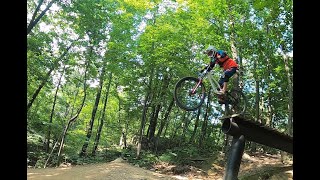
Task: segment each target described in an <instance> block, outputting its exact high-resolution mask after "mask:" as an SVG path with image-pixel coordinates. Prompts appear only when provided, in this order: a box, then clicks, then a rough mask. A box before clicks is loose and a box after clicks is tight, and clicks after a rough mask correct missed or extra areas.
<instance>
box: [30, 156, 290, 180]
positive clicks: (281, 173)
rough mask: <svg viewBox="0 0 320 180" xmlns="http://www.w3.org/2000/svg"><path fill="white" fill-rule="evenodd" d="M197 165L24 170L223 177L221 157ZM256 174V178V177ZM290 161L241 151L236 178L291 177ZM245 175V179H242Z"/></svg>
mask: <svg viewBox="0 0 320 180" xmlns="http://www.w3.org/2000/svg"><path fill="white" fill-rule="evenodd" d="M204 161H206V162H202V163H203V165H202V166H201V165H199V162H197V163H198V164H197V167H199V168H196V167H194V166H185V167H175V166H173V165H169V164H157V165H155V166H154V168H153V169H151V170H146V169H143V168H140V167H136V166H133V165H131V164H129V163H127V162H126V161H124V160H122V159H121V158H118V159H116V160H115V161H112V162H109V163H99V164H90V165H81V166H69V167H59V168H46V169H33V168H28V169H27V179H30V180H53V179H54V180H82V179H84V180H86V179H90V180H91V179H92V180H102V179H103V180H209V179H213V180H222V179H223V174H224V170H225V169H224V167H223V160H222V159H219V158H218V159H214V160H212V162H210V159H207V160H204ZM257 174H259V177H258V176H257ZM292 175H293V170H292V162H289V165H283V164H282V163H281V160H280V156H279V155H265V154H264V155H263V154H257V155H251V156H249V155H248V154H244V155H243V157H242V162H241V165H240V171H239V176H238V177H239V179H240V180H241V179H244V180H247V179H249V180H250V179H252V180H257V179H261V180H292V179H293V177H292ZM241 177H246V178H241Z"/></svg>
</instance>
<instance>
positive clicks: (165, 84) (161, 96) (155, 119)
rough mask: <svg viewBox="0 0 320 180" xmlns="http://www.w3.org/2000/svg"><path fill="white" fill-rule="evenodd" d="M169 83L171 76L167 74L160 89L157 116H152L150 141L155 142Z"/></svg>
mask: <svg viewBox="0 0 320 180" xmlns="http://www.w3.org/2000/svg"><path fill="white" fill-rule="evenodd" d="M169 82H170V79H169V76H168V75H167V74H165V75H164V78H163V81H162V87H161V89H160V93H159V95H158V98H157V99H158V100H157V106H156V110H155V114H154V116H152V119H151V120H152V121H150V133H149V140H150V141H153V138H154V134H155V131H156V127H157V123H158V116H159V112H160V110H161V108H162V99H164V95H165V92H167V89H168V85H169Z"/></svg>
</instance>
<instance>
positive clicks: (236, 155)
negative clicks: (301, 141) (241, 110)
mask: <svg viewBox="0 0 320 180" xmlns="http://www.w3.org/2000/svg"><path fill="white" fill-rule="evenodd" d="M220 120H222V121H223V122H222V127H221V130H222V132H224V133H225V134H228V135H231V136H233V139H232V145H231V148H230V151H229V155H228V162H227V165H226V171H225V175H224V180H236V179H238V178H237V176H238V172H239V168H240V163H241V158H242V155H243V151H244V147H245V140H248V141H252V142H256V143H259V144H263V145H266V146H269V147H272V148H276V149H279V150H282V151H285V152H288V153H290V154H292V153H293V138H292V136H289V135H287V134H284V133H281V132H279V131H277V130H276V129H273V128H270V127H267V126H264V125H263V124H261V123H259V122H256V121H253V120H248V119H246V118H245V117H244V116H241V115H239V114H234V115H231V116H224V117H222V118H220Z"/></svg>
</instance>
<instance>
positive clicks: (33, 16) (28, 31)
mask: <svg viewBox="0 0 320 180" xmlns="http://www.w3.org/2000/svg"><path fill="white" fill-rule="evenodd" d="M56 1H57V0H52V1H51V2H50V3H49V4H48V5H47V7H46V8H45V9H44V10H43V11H42V12H41V13H40V15H39V16H38V17H37V18H35V17H36V14H37V13H38V11H39V9H40V6H41V5H42V3H43V0H40V1H39V4H38V6H37V8H36V10H35V11H34V13H33V15H32V19H31V21H30V23H29V25H28V27H27V35H28V34H29V33H30V32H31V30H32V29H33V28H34V26H36V25H37V23H38V22H39V21H40V19H41V18H42V17H43V16H44V14H45V13H46V12H47V11H48V10H49V9H50V7H51V6H52V4H53V3H54V2H56Z"/></svg>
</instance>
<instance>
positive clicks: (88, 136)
mask: <svg viewBox="0 0 320 180" xmlns="http://www.w3.org/2000/svg"><path fill="white" fill-rule="evenodd" d="M104 73H105V66H103V68H102V72H101V74H100V78H99V79H100V82H99V88H98V92H97V95H96V100H95V103H94V106H93V109H92V113H91V119H90V122H89V128H88V130H87V135H86V141H85V142H84V144H83V146H82V149H81V152H80V154H79V156H80V157H83V156H84V155H86V154H87V148H88V145H89V141H90V138H91V135H92V128H93V123H94V120H95V116H96V113H97V110H98V105H99V102H100V97H101V91H102V86H103V80H104Z"/></svg>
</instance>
